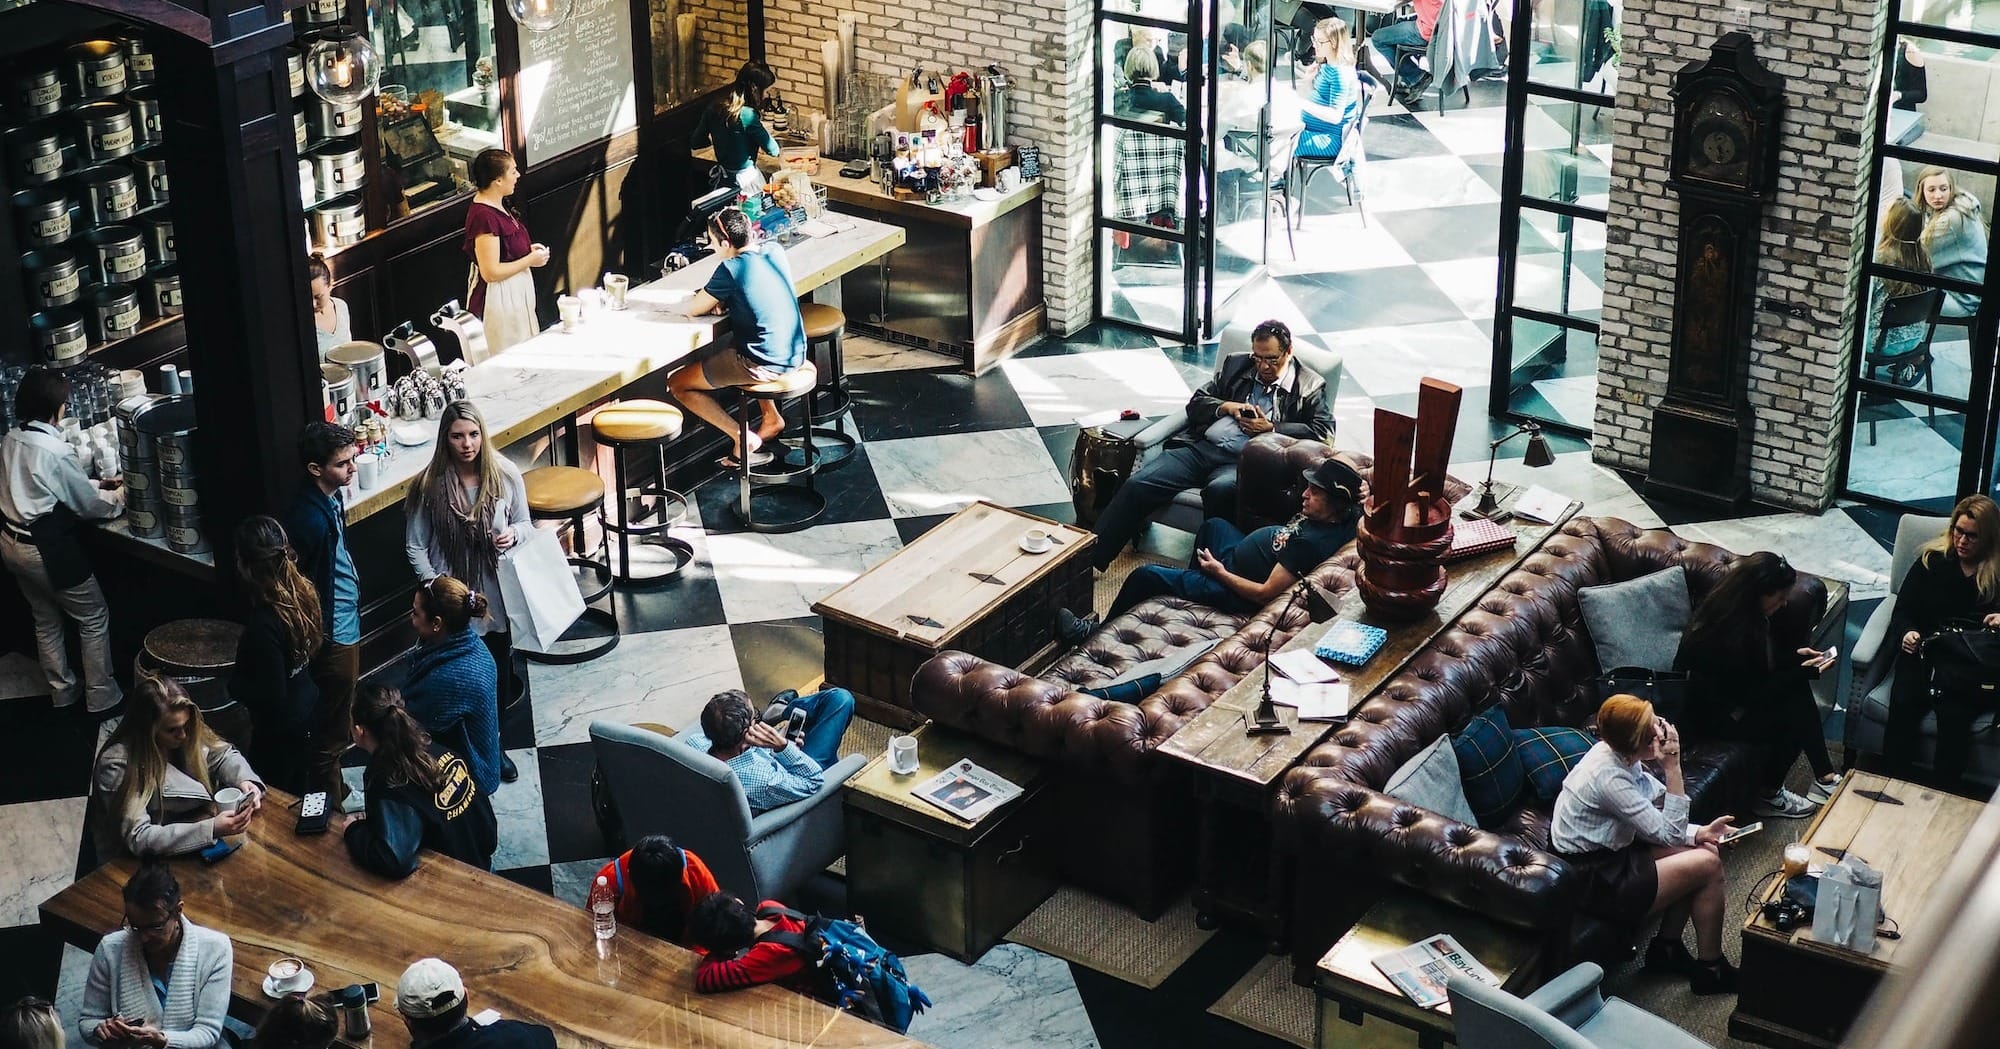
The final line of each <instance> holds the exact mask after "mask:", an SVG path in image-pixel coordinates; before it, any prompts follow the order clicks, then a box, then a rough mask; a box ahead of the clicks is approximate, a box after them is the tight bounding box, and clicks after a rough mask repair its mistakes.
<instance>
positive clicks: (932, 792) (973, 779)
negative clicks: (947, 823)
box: [910, 758, 1021, 823]
mask: <svg viewBox="0 0 2000 1049" xmlns="http://www.w3.org/2000/svg"><path fill="white" fill-rule="evenodd" d="M910 793H912V794H915V795H916V796H917V797H920V798H922V799H924V800H925V801H928V802H930V803H931V804H933V805H936V806H937V807H938V808H941V809H943V810H945V811H946V812H949V813H951V814H952V815H954V816H956V817H958V818H959V819H962V820H964V821H965V822H967V823H977V822H979V820H980V819H981V818H982V817H984V816H985V815H986V814H987V813H989V812H992V811H993V810H994V809H997V808H999V807H1000V806H1002V805H1005V804H1007V803H1008V802H1010V801H1013V800H1014V799H1015V798H1017V797H1020V795H1021V788H1020V786H1019V785H1017V784H1015V783H1014V782H1013V781H1012V780H1009V779H1007V778H1006V777H1005V776H1002V775H1000V774H999V773H997V772H993V771H992V770H990V769H984V768H981V767H979V766H978V765H975V764H973V763H972V760H971V759H970V758H966V759H961V760H960V761H958V762H957V763H955V764H953V765H952V766H951V767H950V768H947V769H945V770H944V771H943V772H940V773H938V774H937V775H935V776H932V777H931V778H929V779H927V780H925V781H923V782H922V783H919V784H917V785H916V786H915V787H913V788H911V790H910Z"/></svg>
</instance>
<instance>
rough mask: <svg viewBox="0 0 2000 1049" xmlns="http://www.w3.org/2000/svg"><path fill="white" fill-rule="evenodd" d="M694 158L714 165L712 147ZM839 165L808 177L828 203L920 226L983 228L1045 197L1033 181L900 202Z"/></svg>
mask: <svg viewBox="0 0 2000 1049" xmlns="http://www.w3.org/2000/svg"><path fill="white" fill-rule="evenodd" d="M692 155H693V156H694V158H695V159H697V160H706V161H709V162H710V163H713V162H714V161H715V150H714V148H713V147H707V146H704V147H703V148H701V149H697V150H693V151H692ZM840 164H841V162H840V161H837V160H834V159H833V158H831V157H821V158H820V161H819V171H818V173H816V174H811V175H808V176H807V177H808V178H810V179H812V184H813V185H815V186H823V187H825V188H826V195H827V199H829V200H831V201H834V202H836V203H840V204H846V205H849V206H850V207H858V208H868V209H870V210H872V211H880V212H883V213H885V214H893V215H901V216H903V217H905V218H910V219H915V220H917V221H919V222H942V223H945V224H947V225H952V226H957V227H960V228H962V229H976V228H978V227H980V226H984V225H986V224H987V223H989V222H992V221H993V220H994V219H997V218H999V217H1000V216H1002V215H1005V214H1007V213H1008V212H1010V211H1013V210H1014V209H1015V208H1018V207H1020V206H1022V205H1023V204H1027V203H1029V202H1030V201H1035V200H1040V199H1041V196H1042V180H1041V179H1030V180H1029V181H1027V182H1023V183H1021V185H1019V186H1017V187H1015V188H1014V189H1013V190H1011V191H1009V192H1006V193H1002V194H1000V196H999V197H997V198H995V199H993V200H977V199H974V200H961V201H957V202H954V203H951V204H930V203H926V202H924V201H921V200H898V199H896V198H895V196H893V195H891V194H888V193H884V192H882V186H881V184H880V183H878V182H876V181H875V180H874V179H871V178H846V177H843V176H842V175H841V174H840ZM779 167H780V165H779V163H778V162H777V161H776V160H774V159H772V158H771V157H768V156H759V157H758V158H757V168H758V170H760V171H762V172H764V173H765V174H767V175H773V174H776V173H777V172H778V170H779Z"/></svg>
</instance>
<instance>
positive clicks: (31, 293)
mask: <svg viewBox="0 0 2000 1049" xmlns="http://www.w3.org/2000/svg"><path fill="white" fill-rule="evenodd" d="M21 268H22V269H23V270H25V271H26V272H27V278H28V282H27V283H28V301H29V302H30V303H31V304H32V305H33V306H34V308H35V309H38V310H52V309H55V308H56V307H58V306H67V305H69V304H70V303H73V302H75V301H76V300H77V299H78V298H80V297H82V295H83V267H82V266H81V265H79V264H78V263H77V260H76V253H75V252H73V251H71V250H70V249H69V248H67V247H52V248H39V249H36V250H34V251H31V252H28V253H27V254H25V255H23V256H21Z"/></svg>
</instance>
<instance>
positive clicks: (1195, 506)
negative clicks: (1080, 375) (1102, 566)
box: [1132, 327, 1347, 532]
mask: <svg viewBox="0 0 2000 1049" xmlns="http://www.w3.org/2000/svg"><path fill="white" fill-rule="evenodd" d="M1249 351H1250V331H1249V329H1247V328H1241V327H1229V328H1225V329H1223V332H1222V336H1221V340H1220V343H1219V345H1218V346H1217V349H1216V354H1215V371H1214V372H1213V373H1211V374H1210V378H1211V379H1214V378H1219V377H1220V376H1221V374H1222V363H1223V362H1224V361H1226V360H1228V359H1229V355H1230V354H1232V353H1248V352H1249ZM1292 358H1293V359H1294V360H1296V361H1298V363H1299V367H1301V368H1310V369H1312V370H1313V371H1315V372H1318V373H1319V377H1320V381H1321V382H1323V383H1325V384H1326V404H1327V408H1328V409H1331V408H1332V407H1333V402H1334V399H1335V398H1337V397H1339V396H1340V382H1341V379H1342V378H1344V377H1345V376H1346V374H1347V369H1346V365H1345V364H1343V363H1342V362H1341V359H1340V355H1339V354H1337V353H1335V352H1333V351H1332V350H1322V349H1319V348H1318V347H1314V346H1306V345H1303V344H1301V343H1299V342H1297V341H1294V342H1293V343H1292ZM1187 421H1188V419H1187V413H1186V412H1174V413H1172V414H1170V415H1167V416H1165V417H1163V418H1161V419H1159V420H1157V421H1155V422H1154V423H1153V424H1152V425H1151V426H1148V427H1146V428H1145V429H1144V430H1141V431H1139V435H1138V436H1137V437H1134V438H1132V443H1134V444H1136V445H1138V446H1139V463H1140V464H1142V465H1143V464H1144V463H1145V461H1146V460H1147V459H1149V458H1151V457H1152V456H1154V455H1157V454H1159V450H1160V448H1161V447H1163V446H1164V445H1165V444H1166V443H1167V438H1169V437H1172V436H1173V435H1174V434H1176V433H1179V432H1180V429H1181V427H1183V426H1186V425H1187ZM1135 469H1136V467H1135ZM1204 516H1205V515H1204V513H1203V510H1202V505H1201V489H1200V488H1189V489H1187V490H1186V491H1183V492H1182V493H1181V494H1179V495H1177V496H1175V497H1174V501H1173V502H1171V503H1168V504H1167V505H1165V506H1163V507H1161V508H1160V509H1158V510H1155V511H1153V514H1152V516H1150V517H1148V518H1147V520H1148V521H1151V522H1152V523H1154V524H1160V525H1165V526H1167V527H1168V528H1178V529H1180V530H1181V531H1183V532H1195V531H1199V530H1200V529H1201V522H1202V520H1203V518H1204Z"/></svg>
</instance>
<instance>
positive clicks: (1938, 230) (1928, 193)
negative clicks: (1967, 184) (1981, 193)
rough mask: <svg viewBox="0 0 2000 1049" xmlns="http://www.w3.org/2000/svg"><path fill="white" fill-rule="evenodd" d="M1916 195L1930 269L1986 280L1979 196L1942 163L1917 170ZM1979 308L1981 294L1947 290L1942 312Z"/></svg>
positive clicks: (1976, 281)
mask: <svg viewBox="0 0 2000 1049" xmlns="http://www.w3.org/2000/svg"><path fill="white" fill-rule="evenodd" d="M1916 197H1917V204H1918V205H1920V208H1921V210H1922V211H1923V213H1924V253H1925V254H1926V255H1928V256H1930V260H1931V272H1933V273H1936V274H1938V275H1939V276H1942V277H1952V278H1956V279H1958V280H1963V281H1970V282H1972V283H1974V284H1983V283H1985V281H1986V219H1985V218H1984V217H1983V216H1981V215H1980V212H1979V198H1978V197H1975V196H1973V195H1972V194H1971V193H1968V192H1966V191H1965V190H1962V189H1960V188H1958V180H1957V179H1956V178H1954V177H1953V176H1952V173H1951V172H1950V171H1948V170H1946V169H1944V168H1940V167H1927V168H1925V169H1923V170H1922V171H1919V172H1917V193H1916ZM1977 309H1979V296H1977V295H1974V294H1971V293H1970V292H1958V291H1948V292H1946V293H1945V301H1944V307H1943V309H1942V310H1941V311H1940V312H1941V315H1942V316H1945V317H1970V316H1972V314H1973V312H1974V311H1975V310H1977Z"/></svg>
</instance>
